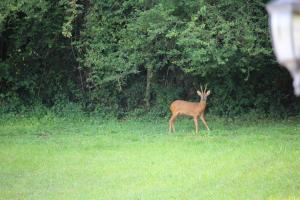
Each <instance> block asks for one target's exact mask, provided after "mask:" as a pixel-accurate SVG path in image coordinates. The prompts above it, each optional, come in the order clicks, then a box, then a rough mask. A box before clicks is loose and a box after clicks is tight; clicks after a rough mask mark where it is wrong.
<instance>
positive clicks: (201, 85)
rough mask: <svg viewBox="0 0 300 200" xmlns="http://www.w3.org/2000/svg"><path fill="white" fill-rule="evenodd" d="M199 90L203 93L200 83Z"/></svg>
mask: <svg viewBox="0 0 300 200" xmlns="http://www.w3.org/2000/svg"><path fill="white" fill-rule="evenodd" d="M200 91H201V93H203V89H202V85H200Z"/></svg>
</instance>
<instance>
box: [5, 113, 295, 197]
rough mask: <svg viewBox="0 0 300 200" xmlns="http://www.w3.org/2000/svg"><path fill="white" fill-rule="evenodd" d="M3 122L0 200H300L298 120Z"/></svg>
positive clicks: (37, 119) (35, 119)
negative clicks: (207, 128) (173, 126)
mask: <svg viewBox="0 0 300 200" xmlns="http://www.w3.org/2000/svg"><path fill="white" fill-rule="evenodd" d="M167 121H168V120H167V119H157V120H151V121H146V120H138V121H136V120H123V121H117V120H101V119H97V118H87V117H73V118H72V119H69V118H63V117H56V116H54V115H51V114H48V115H45V116H39V117H38V116H31V117H22V116H17V117H16V116H14V117H11V116H2V117H1V119H0V161H1V162H0V199H30V200H31V199H109V200H115V199H153V200H154V199H155V200H156V199H163V200H166V199H180V200H181V199H217V200H219V199H300V120H299V119H293V120H284V121H279V120H278V121H272V120H256V121H255V120H253V121H245V120H236V121H228V120H224V119H218V118H210V117H208V119H207V121H208V123H209V125H210V127H211V129H212V131H210V132H207V131H204V130H203V126H202V124H200V127H201V132H200V134H195V133H194V131H193V130H194V129H193V128H194V127H193V121H192V120H187V119H179V120H178V121H177V123H176V128H177V133H176V134H171V135H170V134H167V128H168V123H167Z"/></svg>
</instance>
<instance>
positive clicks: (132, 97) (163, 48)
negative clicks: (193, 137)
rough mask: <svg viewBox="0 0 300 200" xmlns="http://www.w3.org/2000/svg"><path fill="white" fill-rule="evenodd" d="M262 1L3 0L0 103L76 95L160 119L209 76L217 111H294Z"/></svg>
mask: <svg viewBox="0 0 300 200" xmlns="http://www.w3.org/2000/svg"><path fill="white" fill-rule="evenodd" d="M265 3H266V2H265V1H263V0H254V1H242V0H239V1H236V0H226V1H223V0H218V1H211V0H192V1H191V0H180V1H179V0H120V1H119V0H118V1H117V0H101V1H96V0H94V1H92V0H51V1H50V0H30V1H28V0H26V1H25V0H15V1H11V0H2V1H1V2H0V105H1V109H2V111H18V110H20V108H22V107H24V106H25V107H28V106H31V105H36V104H44V105H46V106H53V105H62V104H65V103H66V102H73V103H76V104H78V105H80V107H81V108H82V109H83V110H85V111H95V112H97V113H102V114H109V113H110V114H111V115H114V116H118V117H122V116H125V115H128V114H134V115H137V114H143V113H144V112H145V111H146V110H147V111H148V112H150V113H152V114H153V115H155V116H164V115H166V113H167V112H168V105H169V103H170V102H171V101H172V100H174V99H177V98H181V99H186V100H198V98H197V95H196V93H195V90H196V89H198V88H199V86H200V84H205V83H208V84H209V88H210V89H211V90H212V95H211V97H210V99H209V102H210V106H209V108H210V112H213V113H214V114H219V115H231V116H233V115H237V114H242V113H248V112H255V113H265V114H266V115H269V114H272V115H274V114H275V115H278V114H280V115H287V114H297V113H299V110H300V108H299V100H297V99H296V98H295V97H294V95H293V93H292V88H291V79H290V76H289V74H288V73H287V72H286V71H285V70H283V69H281V68H279V67H278V66H277V64H276V62H275V58H274V56H273V53H272V49H271V44H270V38H269V31H268V27H267V13H266V11H265V8H264V5H265ZM297 103H298V106H297Z"/></svg>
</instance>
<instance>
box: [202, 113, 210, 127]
mask: <svg viewBox="0 0 300 200" xmlns="http://www.w3.org/2000/svg"><path fill="white" fill-rule="evenodd" d="M201 120H202V122H203V124H204V126H205V127H206V129H207V130H208V131H209V130H210V129H209V128H208V125H207V123H206V119H205V116H204V114H202V115H201Z"/></svg>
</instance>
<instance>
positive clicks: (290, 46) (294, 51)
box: [267, 0, 300, 96]
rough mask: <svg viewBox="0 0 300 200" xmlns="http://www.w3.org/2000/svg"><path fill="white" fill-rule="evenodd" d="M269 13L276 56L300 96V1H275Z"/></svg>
mask: <svg viewBox="0 0 300 200" xmlns="http://www.w3.org/2000/svg"><path fill="white" fill-rule="evenodd" d="M267 11H268V13H269V16H270V18H269V24H270V28H271V35H272V41H273V48H274V51H275V55H276V57H277V60H278V62H279V63H280V64H281V65H283V66H285V67H286V68H287V69H288V71H289V72H290V74H291V76H292V77H293V79H294V82H293V86H294V93H295V95H297V96H300V0H273V1H271V2H270V3H268V4H267Z"/></svg>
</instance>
